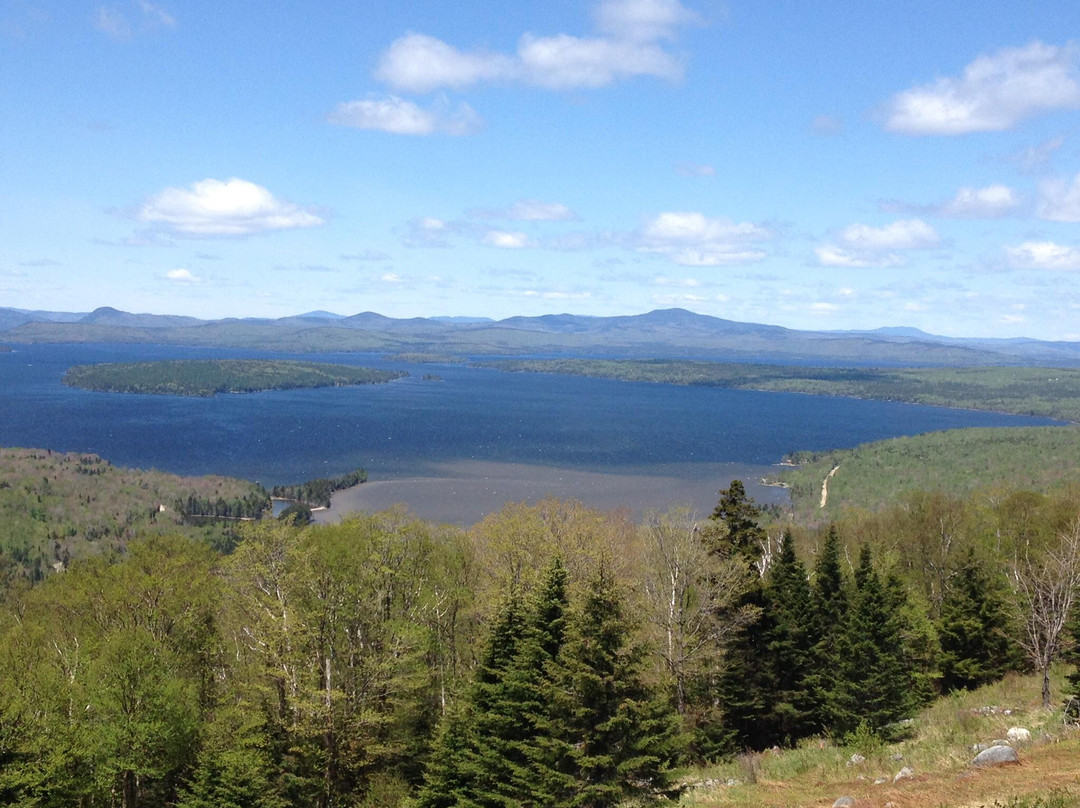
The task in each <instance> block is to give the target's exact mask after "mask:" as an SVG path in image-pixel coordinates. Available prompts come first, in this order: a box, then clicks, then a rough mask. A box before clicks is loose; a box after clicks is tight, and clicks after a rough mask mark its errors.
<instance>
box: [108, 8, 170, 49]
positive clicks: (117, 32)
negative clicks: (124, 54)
mask: <svg viewBox="0 0 1080 808" xmlns="http://www.w3.org/2000/svg"><path fill="white" fill-rule="evenodd" d="M131 5H132V6H134V7H135V8H137V9H138V14H137V15H136V17H137V19H136V22H135V23H134V24H133V23H132V21H131V20H130V19H129V17H128V14H127V13H125V12H124V10H123V9H122V8H120V7H119V6H108V7H106V6H100V7H99V8H98V10H97V15H96V17H95V19H94V24H95V26H96V27H97V29H98V30H99V31H101V32H103V33H104V34H106V35H108V36H109V37H111V38H113V39H115V40H117V41H118V42H125V41H127V40H129V39H131V38H132V37H133V36H134V35H135V33H136V26H138V30H139V32H145V31H152V30H154V29H155V28H175V27H176V18H175V17H173V16H172V15H171V14H170V13H169V12H167V11H166V10H165V9H163V8H162V7H161V6H158V5H155V4H154V3H150V2H147V0H136V1H135V3H133V4H131Z"/></svg>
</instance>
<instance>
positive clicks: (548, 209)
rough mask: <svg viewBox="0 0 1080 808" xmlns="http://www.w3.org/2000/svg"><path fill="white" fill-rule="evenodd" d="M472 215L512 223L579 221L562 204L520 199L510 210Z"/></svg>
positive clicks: (503, 209) (489, 211)
mask: <svg viewBox="0 0 1080 808" xmlns="http://www.w3.org/2000/svg"><path fill="white" fill-rule="evenodd" d="M471 213H472V215H473V216H476V217H477V218H480V219H505V220H507V221H511V222H568V221H572V220H574V219H577V214H576V213H574V211H572V210H570V208H568V207H567V206H566V205H564V204H562V203H561V202H539V201H537V200H535V199H519V200H518V201H517V202H515V203H514V204H513V205H511V206H510V207H508V208H501V209H497V210H477V211H472V212H471Z"/></svg>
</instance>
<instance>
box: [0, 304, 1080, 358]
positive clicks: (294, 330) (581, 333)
mask: <svg viewBox="0 0 1080 808" xmlns="http://www.w3.org/2000/svg"><path fill="white" fill-rule="evenodd" d="M0 341H3V342H7V343H9V344H19V343H35V342H39V343H65V342H67V343H87V342H96V343H100V342H111V343H117V342H123V343H146V344H166V345H191V346H213V347H231V348H247V349H265V350H269V351H292V352H329V351H342V352H352V351H363V352H372V351H375V352H383V353H402V352H409V353H415V352H425V353H438V354H450V355H465V356H483V355H488V356H492V355H493V356H582V357H597V358H607V357H610V358H614V357H625V358H636V359H641V358H656V359H672V358H695V359H707V360H711V361H718V362H725V361H735V362H743V361H747V362H749V361H753V362H771V363H784V364H821V365H856V366H858V365H943V366H964V365H1048V366H1052V365H1062V366H1069V365H1080V343H1076V342H1046V341H1040V340H1034V339H965V338H955V337H940V336H935V335H933V334H927V333H925V332H923V331H920V330H918V329H915V328H879V329H876V330H873V331H796V330H793V329H789V328H782V327H780V326H774V325H761V324H756V323H741V322H735V321H732V320H723V319H720V318H717V317H709V316H706V315H702V314H694V313H693V312H689V311H686V310H684V309H663V310H657V311H651V312H649V313H648V314H637V315H631V316H621V317H585V316H580V315H574V314H547V315H543V316H540V317H510V318H508V319H505V320H487V319H482V318H468V317H433V318H424V317H414V318H410V319H395V318H392V317H385V316H383V315H381V314H376V313H374V312H362V313H360V314H354V315H351V316H344V315H339V314H334V313H332V312H329V311H311V312H307V313H306V314H300V315H296V316H293V317H282V318H279V319H258V318H249V319H236V318H228V319H224V320H200V319H197V318H194V317H181V316H175V315H159V314H130V313H128V312H124V311H119V310H118V309H114V308H109V307H103V308H99V309H95V310H94V311H92V312H89V313H72V312H47V311H26V310H23V309H11V308H0Z"/></svg>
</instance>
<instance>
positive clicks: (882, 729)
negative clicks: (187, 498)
mask: <svg viewBox="0 0 1080 808" xmlns="http://www.w3.org/2000/svg"><path fill="white" fill-rule="evenodd" d="M102 476H104V475H102ZM75 505H77V503H75ZM1078 514H1080V489H1078V488H1076V487H1075V486H1068V485H1066V486H1064V487H1058V488H1056V489H1054V490H1052V491H1049V492H1037V491H1034V490H1030V489H1014V490H1008V491H1003V490H995V491H993V492H986V491H975V492H972V493H969V494H967V495H964V496H950V495H947V494H944V493H941V492H937V493H926V492H916V493H910V494H906V495H904V496H901V497H900V498H899V499H898V500H896V501H894V502H892V503H890V504H889V505H887V506H886V507H884V508H882V509H880V510H876V511H869V510H863V511H853V510H851V511H843V512H841V513H839V514H837V518H836V520H835V521H834V522H832V523H830V524H822V525H820V526H816V527H815V526H809V525H803V524H801V523H796V522H793V521H791V520H790V519H789V518H787V517H781V518H779V519H767V518H766V517H765V515H764V514H763V513H762V512H761V511H760V510H759V509H758V508H757V507H756V506H755V504H754V503H753V501H752V500H750V499H749V498H748V497H747V496H746V492H745V490H744V488H743V486H742V484H741V483H739V482H738V481H734V482H732V483H731V485H730V486H729V487H728V488H726V489H724V490H722V491H720V493H719V496H718V500H717V504H716V508H715V510H714V511H713V513H712V514H711V515H710V516H709V517H708V518H696V517H694V516H693V515H692V514H689V513H684V512H678V511H674V512H669V513H663V514H652V515H649V516H648V517H647V518H645V519H644V520H643V521H642V523H641V524H637V525H635V524H632V523H631V522H629V521H627V519H626V517H625V515H622V514H619V513H604V512H598V511H594V510H590V509H588V508H586V507H584V506H582V505H580V504H578V503H574V502H557V501H553V500H549V501H545V502H542V503H539V504H538V505H535V506H526V505H507V506H506V507H504V509H503V510H502V511H500V512H498V513H495V514H492V515H490V516H489V517H487V518H486V519H484V520H483V521H482V522H480V523H479V524H477V525H476V526H475V527H473V528H472V529H470V530H468V531H465V530H459V529H456V528H451V527H445V526H442V527H440V526H434V525H431V524H428V523H425V522H421V521H418V520H416V519H414V518H412V517H410V516H409V515H408V514H407V513H405V512H404V511H401V510H394V511H389V512H384V513H380V514H374V515H357V516H354V517H351V518H349V519H347V520H345V521H343V522H341V523H339V524H335V525H328V526H300V525H297V524H292V523H289V522H281V521H277V520H267V519H264V520H259V521H253V522H244V523H241V524H239V525H238V526H237V528H236V531H237V540H236V542H235V543H234V544H232V545H229V546H226V547H218V548H215V547H212V546H211V543H210V542H208V541H207V540H205V539H201V538H199V537H197V536H194V537H192V536H178V535H173V536H170V535H147V536H145V537H143V538H138V539H135V540H133V541H131V542H129V543H128V544H127V546H126V549H125V550H124V551H123V552H116V553H112V554H109V555H98V556H94V557H90V558H86V559H85V560H83V561H79V562H73V563H71V564H70V565H69V566H68V568H67V570H66V571H65V572H64V573H63V574H54V575H51V576H49V577H48V578H47V579H46V580H44V581H41V582H36V583H34V582H31V581H29V580H28V579H27V578H26V577H24V576H15V577H9V578H8V579H7V583H6V585H5V588H4V591H3V595H2V601H0V801H2V802H3V803H5V804H11V805H25V806H30V805H35V806H69V805H86V806H91V805H103V806H114V805H115V806H125V808H127V807H128V806H157V805H161V806H165V805H177V806H185V808H203V807H204V806H275V807H280V806H344V805H363V806H405V805H414V806H457V805H460V806H465V805H470V806H472V805H485V806H486V805H492V806H495V805H537V806H539V805H550V806H571V805H588V806H615V805H640V804H642V803H645V802H651V801H656V800H664V799H667V798H669V797H674V796H676V795H677V793H678V791H679V788H680V783H681V782H682V781H681V779H680V777H679V776H678V773H679V771H680V768H681V767H685V766H687V765H691V764H694V763H699V762H703V761H712V760H718V759H724V758H727V757H730V756H733V755H735V754H738V753H742V752H744V751H745V750H762V749H767V748H770V747H773V746H779V747H784V746H792V745H796V744H799V743H800V741H802V740H804V739H808V738H817V739H820V742H822V743H826V742H834V743H842V742H844V741H845V740H846V739H852V738H856V739H857V738H862V739H869V738H881V739H892V738H896V737H899V736H902V735H903V734H904V733H905V732H908V731H909V724H908V723H907V719H909V718H910V717H911V716H912V715H913V714H914V713H915V711H916V710H917V709H918V708H919V707H920V706H922V705H924V704H926V703H928V702H929V701H931V700H933V699H935V698H937V697H939V696H940V695H942V694H947V693H950V692H953V691H957V690H963V689H965V688H971V687H975V686H978V685H980V684H982V683H986V682H992V681H994V680H996V679H998V678H1000V677H1002V676H1003V675H1004V674H1006V673H1007V672H1008V671H1009V670H1015V669H1026V670H1035V671H1037V672H1039V673H1040V674H1042V675H1043V676H1044V677H1045V678H1044V681H1045V682H1046V685H1045V687H1046V690H1045V693H1044V698H1045V700H1046V701H1047V703H1051V704H1054V703H1058V702H1060V700H1061V699H1062V698H1063V696H1064V695H1065V694H1064V693H1062V692H1059V691H1051V690H1050V689H1049V688H1050V684H1049V683H1050V681H1051V680H1050V677H1049V670H1050V668H1051V666H1052V665H1053V664H1054V663H1055V662H1057V661H1059V660H1060V659H1061V658H1062V656H1063V654H1065V653H1066V652H1067V651H1068V650H1069V649H1070V648H1071V647H1072V645H1073V644H1074V642H1075V640H1074V638H1073V637H1072V635H1071V634H1070V632H1069V631H1068V630H1067V629H1066V628H1065V623H1064V617H1065V616H1066V614H1067V613H1068V612H1070V611H1071V605H1072V604H1071V597H1072V596H1074V595H1075V592H1076V588H1077V584H1078V583H1080V523H1078V522H1077V521H1076V520H1077V515H1078ZM1066 596H1067V597H1066Z"/></svg>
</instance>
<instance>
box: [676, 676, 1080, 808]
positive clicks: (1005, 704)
mask: <svg viewBox="0 0 1080 808" xmlns="http://www.w3.org/2000/svg"><path fill="white" fill-rule="evenodd" d="M1064 673H1065V671H1064V669H1062V670H1060V671H1058V672H1057V675H1056V676H1055V680H1054V693H1055V694H1060V693H1061V692H1062V686H1063V684H1064ZM1039 686H1040V681H1039V678H1038V677H1036V676H1019V675H1010V676H1008V677H1006V678H1005V679H1004V680H1002V681H1001V682H998V683H996V684H994V685H989V686H987V687H984V688H982V689H980V690H977V691H974V692H971V693H966V692H965V693H960V694H957V695H954V696H950V697H947V698H944V699H941V700H939V701H938V702H936V703H935V704H933V705H931V706H930V707H928V708H927V709H925V710H924V711H923V712H922V713H921V714H920V715H919V716H918V717H917V718H916V719H915V721H914V722H913V724H912V727H911V731H910V732H911V737H909V738H907V739H906V740H903V741H900V742H898V743H893V744H880V743H879V744H873V743H872V742H863V743H855V744H852V745H843V746H840V745H833V744H832V743H830V742H829V741H827V740H824V739H811V740H810V741H808V742H806V743H804V744H802V745H801V746H800V747H799V748H798V749H792V750H783V751H779V752H765V753H764V754H761V755H754V756H746V755H744V756H740V758H739V759H737V760H734V761H731V762H729V763H725V764H723V765H720V766H715V767H710V768H708V769H704V770H701V771H697V772H693V773H691V775H690V776H689V778H688V779H689V780H690V781H692V782H696V783H699V784H701V785H697V786H696V787H693V788H691V789H690V790H688V792H687V793H686V794H685V795H684V797H683V798H682V800H681V801H680V803H679V805H680V806H684V808H713V806H736V808H737V807H738V806H747V808H750V807H751V806H753V807H754V808H761V806H811V805H813V806H817V805H820V806H831V805H832V804H833V802H834V801H835V800H836V799H837V798H838V797H842V796H847V797H852V798H854V799H855V800H856V804H857V805H858V806H859V807H860V808H868V807H870V806H877V807H878V808H885V806H886V805H888V804H889V803H892V804H894V805H895V806H898V808H940V807H941V806H957V808H959V807H961V806H963V807H964V808H968V807H970V808H976V806H986V808H991V807H992V806H1002V808H1067V807H1069V806H1080V731H1077V730H1075V729H1071V728H1068V727H1066V726H1065V725H1064V724H1063V722H1062V712H1061V710H1060V709H1055V710H1044V709H1042V707H1041V706H1040V705H1041V700H1040V695H1039ZM1014 726H1019V727H1025V728H1027V729H1028V730H1029V731H1030V732H1031V735H1032V741H1031V743H1029V744H1024V745H1021V746H1020V748H1019V752H1020V760H1021V765H1020V766H1012V767H1002V768H997V769H976V768H974V767H973V766H972V765H971V760H972V758H973V757H974V756H975V753H974V752H973V751H972V746H973V745H974V744H976V743H990V742H992V741H994V740H995V739H998V738H1004V737H1005V735H1006V733H1007V731H1008V730H1009V728H1010V727H1014ZM856 753H858V754H860V755H862V756H863V757H865V758H866V760H865V761H864V762H862V763H859V764H857V765H848V761H849V760H851V757H852V755H853V754H856ZM904 766H907V767H909V768H910V769H912V770H913V771H914V777H912V778H909V779H902V780H899V781H896V782H894V780H893V778H894V777H895V776H896V774H897V773H898V772H899V771H900V769H901V768H902V767H904ZM753 780H756V782H751V781H753ZM729 782H731V783H734V784H733V785H727V783H729Z"/></svg>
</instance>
